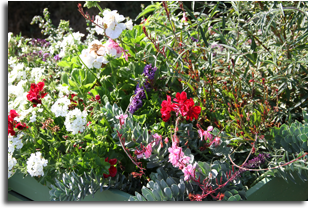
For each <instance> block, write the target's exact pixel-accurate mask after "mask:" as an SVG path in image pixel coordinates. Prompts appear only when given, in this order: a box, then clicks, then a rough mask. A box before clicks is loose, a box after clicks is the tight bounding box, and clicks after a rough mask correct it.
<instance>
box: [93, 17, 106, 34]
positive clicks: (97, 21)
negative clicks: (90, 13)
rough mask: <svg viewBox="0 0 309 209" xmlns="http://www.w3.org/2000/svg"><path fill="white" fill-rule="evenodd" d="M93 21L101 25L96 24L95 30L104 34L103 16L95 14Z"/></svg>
mask: <svg viewBox="0 0 309 209" xmlns="http://www.w3.org/2000/svg"><path fill="white" fill-rule="evenodd" d="M95 23H96V24H98V25H100V26H101V27H99V26H97V25H96V26H95V31H96V32H97V34H99V35H104V28H103V27H104V26H103V18H102V17H100V16H99V15H96V16H95Z"/></svg>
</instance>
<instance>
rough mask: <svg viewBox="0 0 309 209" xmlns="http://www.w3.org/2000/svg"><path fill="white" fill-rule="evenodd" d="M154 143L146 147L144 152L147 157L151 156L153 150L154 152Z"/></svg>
mask: <svg viewBox="0 0 309 209" xmlns="http://www.w3.org/2000/svg"><path fill="white" fill-rule="evenodd" d="M151 145H152V144H151V143H149V144H148V145H147V147H146V150H145V152H144V155H145V158H149V157H150V156H151V152H152V146H151Z"/></svg>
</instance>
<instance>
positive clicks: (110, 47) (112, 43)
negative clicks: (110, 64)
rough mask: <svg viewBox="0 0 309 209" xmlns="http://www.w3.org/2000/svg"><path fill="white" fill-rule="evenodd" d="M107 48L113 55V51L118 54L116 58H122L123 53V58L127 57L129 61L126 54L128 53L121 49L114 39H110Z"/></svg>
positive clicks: (106, 44)
mask: <svg viewBox="0 0 309 209" xmlns="http://www.w3.org/2000/svg"><path fill="white" fill-rule="evenodd" d="M105 47H106V48H107V49H108V51H110V52H112V54H113V51H114V52H116V54H115V55H114V56H116V57H121V55H122V53H123V56H124V57H125V59H126V61H128V54H127V53H126V51H125V50H124V49H123V48H122V47H120V46H119V44H118V43H117V42H116V41H114V40H113V39H111V38H110V39H109V40H108V41H107V42H106V43H105Z"/></svg>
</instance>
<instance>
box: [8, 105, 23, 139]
mask: <svg viewBox="0 0 309 209" xmlns="http://www.w3.org/2000/svg"><path fill="white" fill-rule="evenodd" d="M18 116H19V115H18V114H17V112H16V110H10V114H9V115H8V135H11V136H15V134H16V132H15V131H14V128H17V129H18V130H23V129H25V128H28V126H27V125H26V124H25V123H21V122H18V123H17V121H16V120H15V118H16V117H18Z"/></svg>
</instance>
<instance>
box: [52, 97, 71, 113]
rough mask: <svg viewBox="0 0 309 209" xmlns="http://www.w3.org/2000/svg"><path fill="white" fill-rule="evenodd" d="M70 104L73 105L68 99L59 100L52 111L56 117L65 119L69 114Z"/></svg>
mask: <svg viewBox="0 0 309 209" xmlns="http://www.w3.org/2000/svg"><path fill="white" fill-rule="evenodd" d="M70 104H71V101H70V100H69V99H68V98H67V97H62V98H59V99H58V100H57V101H56V102H55V103H54V104H53V105H52V106H51V111H52V112H53V113H54V114H55V116H56V117H59V116H63V117H65V116H66V115H67V114H68V111H69V105H70Z"/></svg>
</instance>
